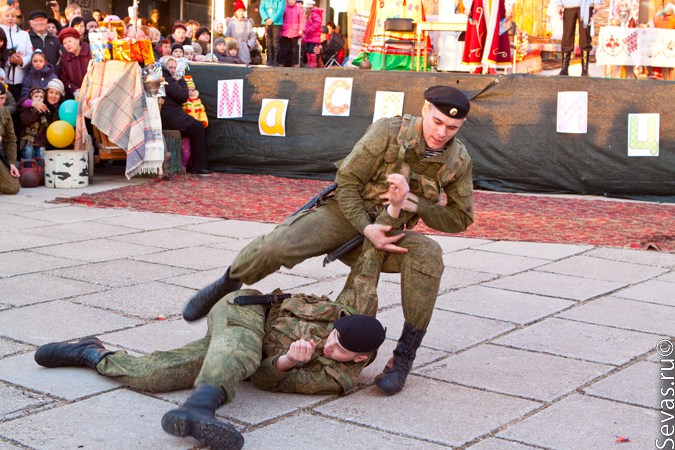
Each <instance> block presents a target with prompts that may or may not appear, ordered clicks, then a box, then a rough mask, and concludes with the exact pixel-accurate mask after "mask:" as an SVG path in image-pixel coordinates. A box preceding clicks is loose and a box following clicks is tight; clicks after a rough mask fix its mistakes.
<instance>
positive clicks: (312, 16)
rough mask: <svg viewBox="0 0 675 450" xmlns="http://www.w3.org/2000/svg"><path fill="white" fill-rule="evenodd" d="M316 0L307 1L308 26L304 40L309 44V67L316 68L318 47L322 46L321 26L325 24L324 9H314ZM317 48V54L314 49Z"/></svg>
mask: <svg viewBox="0 0 675 450" xmlns="http://www.w3.org/2000/svg"><path fill="white" fill-rule="evenodd" d="M315 4H316V3H314V0H305V15H306V17H307V26H306V27H305V36H304V37H303V38H302V40H303V41H305V43H306V44H307V49H306V52H307V67H316V58H317V57H318V53H319V52H318V50H319V49H318V47H319V45H320V44H321V26H322V24H323V9H321V8H316V7H314V5H315ZM315 47H316V48H317V51H316V52H315V51H314V49H315Z"/></svg>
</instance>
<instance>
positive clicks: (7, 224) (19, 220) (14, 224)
mask: <svg viewBox="0 0 675 450" xmlns="http://www.w3.org/2000/svg"><path fill="white" fill-rule="evenodd" d="M40 211H41V209H40ZM52 224H53V222H48V221H46V220H38V219H31V218H29V217H21V216H17V215H15V214H5V213H3V214H2V228H3V230H5V231H22V232H23V231H25V230H29V229H31V228H37V227H44V226H49V225H52ZM10 235H14V233H10Z"/></svg>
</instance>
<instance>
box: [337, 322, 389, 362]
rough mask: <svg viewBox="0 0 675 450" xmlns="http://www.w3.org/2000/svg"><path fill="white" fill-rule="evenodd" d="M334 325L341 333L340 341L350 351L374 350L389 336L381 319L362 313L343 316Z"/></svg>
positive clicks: (368, 351) (367, 351)
mask: <svg viewBox="0 0 675 450" xmlns="http://www.w3.org/2000/svg"><path fill="white" fill-rule="evenodd" d="M334 326H335V329H336V330H337V331H338V333H339V334H340V335H339V337H338V342H340V345H341V346H342V347H344V349H345V350H349V351H350V352H356V353H370V352H374V351H375V350H377V349H378V348H379V347H380V345H382V343H383V342H384V339H385V337H386V336H387V330H386V329H385V328H384V327H383V326H382V324H381V323H380V321H379V320H377V319H376V318H374V317H370V316H364V315H361V314H354V315H351V316H345V317H341V318H340V319H338V320H336V321H335V323H334Z"/></svg>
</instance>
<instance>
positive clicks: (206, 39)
mask: <svg viewBox="0 0 675 450" xmlns="http://www.w3.org/2000/svg"><path fill="white" fill-rule="evenodd" d="M192 42H193V43H195V42H196V43H197V44H198V45H199V46H200V47H201V48H202V53H201V54H202V55H206V54H207V53H208V52H210V51H211V47H210V46H211V32H210V31H209V29H208V28H206V27H200V28H198V29H197V31H195V40H194V41H192Z"/></svg>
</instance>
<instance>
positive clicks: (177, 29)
mask: <svg viewBox="0 0 675 450" xmlns="http://www.w3.org/2000/svg"><path fill="white" fill-rule="evenodd" d="M186 33H187V27H186V26H185V25H183V24H182V23H177V24H175V25H174V26H173V30H172V32H171V36H169V37H168V39H169V40H170V41H171V43H172V44H180V45H187V44H192V41H191V40H190V38H189V37H187V35H186Z"/></svg>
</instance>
